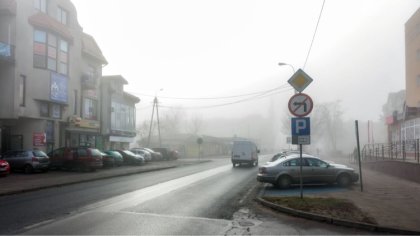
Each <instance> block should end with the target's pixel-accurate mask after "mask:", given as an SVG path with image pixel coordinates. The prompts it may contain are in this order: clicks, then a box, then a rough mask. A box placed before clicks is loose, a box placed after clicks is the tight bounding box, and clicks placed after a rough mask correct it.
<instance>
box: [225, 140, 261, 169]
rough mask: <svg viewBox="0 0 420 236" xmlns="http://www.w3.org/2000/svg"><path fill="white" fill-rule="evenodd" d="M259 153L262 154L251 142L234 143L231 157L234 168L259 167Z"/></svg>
mask: <svg viewBox="0 0 420 236" xmlns="http://www.w3.org/2000/svg"><path fill="white" fill-rule="evenodd" d="M258 153H260V150H258V148H257V145H256V144H255V143H253V142H251V141H234V142H233V147H232V156H231V161H232V165H233V167H235V166H236V164H239V165H241V164H246V165H252V166H258Z"/></svg>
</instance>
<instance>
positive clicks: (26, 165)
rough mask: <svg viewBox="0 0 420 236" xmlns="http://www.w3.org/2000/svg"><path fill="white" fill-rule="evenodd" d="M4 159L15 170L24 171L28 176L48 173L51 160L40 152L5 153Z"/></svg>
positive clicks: (20, 151) (19, 151)
mask: <svg viewBox="0 0 420 236" xmlns="http://www.w3.org/2000/svg"><path fill="white" fill-rule="evenodd" d="M2 159H3V160H6V161H7V162H8V163H9V165H10V168H11V169H13V170H23V171H24V172H25V173H26V174H29V173H32V172H34V171H43V172H45V171H47V170H48V166H49V164H50V158H49V157H48V156H47V154H45V153H44V152H43V151H40V150H36V149H33V150H12V151H8V152H5V153H3V155H2Z"/></svg>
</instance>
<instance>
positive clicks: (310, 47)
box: [303, 0, 325, 69]
mask: <svg viewBox="0 0 420 236" xmlns="http://www.w3.org/2000/svg"><path fill="white" fill-rule="evenodd" d="M324 5H325V0H324V1H323V2H322V7H321V11H320V13H319V17H318V22H317V23H316V27H315V32H314V35H313V36H312V41H311V45H310V46H309V51H308V54H307V55H306V59H305V64H303V69H305V67H306V63H307V62H308V58H309V54H311V50H312V44H313V43H314V41H315V35H316V32H317V30H318V25H319V21H320V20H321V15H322V11H323V10H324Z"/></svg>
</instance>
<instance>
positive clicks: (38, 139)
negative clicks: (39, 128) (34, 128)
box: [32, 132, 47, 147]
mask: <svg viewBox="0 0 420 236" xmlns="http://www.w3.org/2000/svg"><path fill="white" fill-rule="evenodd" d="M32 140H33V145H34V147H40V146H45V144H46V143H47V136H46V135H45V133H43V132H35V133H33V136H32Z"/></svg>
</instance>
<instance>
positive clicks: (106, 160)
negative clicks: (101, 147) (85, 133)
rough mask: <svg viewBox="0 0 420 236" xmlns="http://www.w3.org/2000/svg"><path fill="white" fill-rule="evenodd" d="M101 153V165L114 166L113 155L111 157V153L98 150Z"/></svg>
mask: <svg viewBox="0 0 420 236" xmlns="http://www.w3.org/2000/svg"><path fill="white" fill-rule="evenodd" d="M100 152H101V155H102V164H103V167H114V166H115V160H114V157H112V156H111V155H109V154H107V153H105V152H103V151H100Z"/></svg>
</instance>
